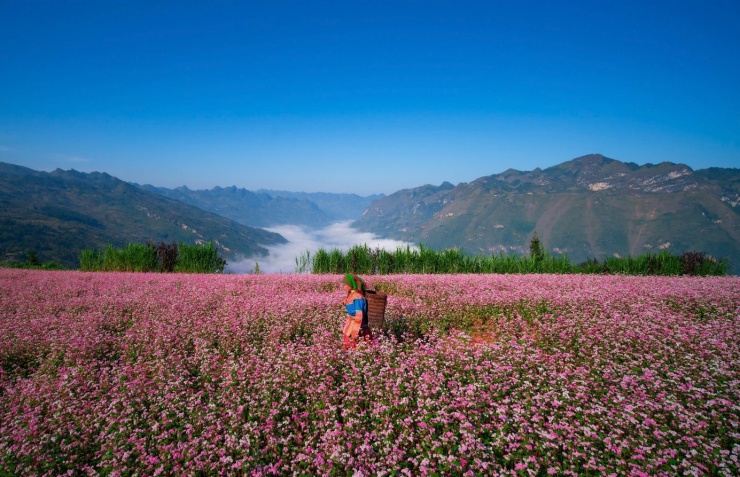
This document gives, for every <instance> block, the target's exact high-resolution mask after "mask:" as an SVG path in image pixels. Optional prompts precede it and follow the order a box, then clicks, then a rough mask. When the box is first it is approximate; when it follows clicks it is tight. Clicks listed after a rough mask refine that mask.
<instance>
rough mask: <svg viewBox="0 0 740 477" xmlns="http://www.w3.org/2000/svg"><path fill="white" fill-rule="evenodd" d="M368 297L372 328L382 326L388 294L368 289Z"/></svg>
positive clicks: (366, 295)
mask: <svg viewBox="0 0 740 477" xmlns="http://www.w3.org/2000/svg"><path fill="white" fill-rule="evenodd" d="M365 298H366V299H367V321H368V325H369V326H370V328H380V327H381V326H383V322H384V321H385V305H386V304H387V303H388V295H386V294H385V293H383V292H382V291H376V290H366V291H365Z"/></svg>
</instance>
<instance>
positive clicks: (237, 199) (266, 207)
mask: <svg viewBox="0 0 740 477" xmlns="http://www.w3.org/2000/svg"><path fill="white" fill-rule="evenodd" d="M142 188H143V189H145V190H148V191H150V192H155V193H158V194H161V195H164V196H166V197H169V198H172V199H175V200H179V201H181V202H184V203H186V204H190V205H193V206H195V207H198V208H200V209H203V210H207V211H209V212H213V213H214V214H218V215H220V216H222V217H226V218H229V219H231V220H234V221H236V222H239V223H240V224H243V225H249V226H252V227H271V226H274V225H282V224H294V225H306V226H323V225H327V224H329V223H331V222H332V220H331V218H330V217H329V215H328V214H327V213H326V212H324V211H323V210H321V209H320V208H319V207H318V206H317V205H316V204H315V203H313V202H311V201H309V200H306V199H293V198H287V197H273V196H271V195H269V194H266V193H264V192H257V193H255V192H251V191H248V190H247V189H238V188H236V187H226V188H222V187H214V188H213V189H210V190H191V189H188V188H187V187H185V186H182V187H178V188H176V189H167V188H164V187H154V186H151V185H145V186H142ZM360 213H361V212H360ZM357 217H359V214H358V215H357V216H355V218H357Z"/></svg>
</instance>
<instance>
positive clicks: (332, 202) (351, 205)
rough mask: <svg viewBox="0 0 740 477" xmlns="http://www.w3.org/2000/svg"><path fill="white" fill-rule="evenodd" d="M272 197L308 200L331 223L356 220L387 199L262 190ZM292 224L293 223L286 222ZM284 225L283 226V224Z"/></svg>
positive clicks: (372, 196) (380, 196) (371, 196)
mask: <svg viewBox="0 0 740 477" xmlns="http://www.w3.org/2000/svg"><path fill="white" fill-rule="evenodd" d="M257 192H264V193H265V194H268V195H270V196H271V197H285V198H289V199H296V200H307V201H309V202H312V203H314V204H316V206H317V207H318V208H319V209H321V210H322V211H324V212H325V213H326V214H327V216H328V217H329V220H330V221H331V222H337V221H343V220H356V219H358V218H359V217H361V216H362V213H363V212H364V211H365V209H366V208H367V207H368V206H369V205H370V204H371V203H372V202H373V201H375V200H378V199H380V198H382V197H385V195H384V194H373V195H369V196H360V195H357V194H334V193H330V192H288V191H283V190H267V189H260V190H259V191H257ZM285 223H286V224H290V223H291V222H285ZM281 225H282V224H281Z"/></svg>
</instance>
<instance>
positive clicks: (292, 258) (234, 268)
mask: <svg viewBox="0 0 740 477" xmlns="http://www.w3.org/2000/svg"><path fill="white" fill-rule="evenodd" d="M351 223H352V221H344V222H336V223H334V224H331V225H329V226H327V227H323V228H318V229H312V228H309V227H305V226H301V225H280V226H277V227H269V228H266V230H269V231H270V232H275V233H278V234H280V235H282V236H283V237H285V239H286V240H288V243H286V244H282V245H276V246H271V247H267V249H268V250H269V255H268V256H266V257H248V258H245V259H242V260H239V261H236V262H234V263H228V264H227V265H226V269H225V271H226V272H227V273H254V272H255V270H256V268H257V267H258V266H259V271H260V273H295V272H296V258H297V257H299V256H303V255H305V254H306V252H307V251H310V252H311V254H312V255H313V254H314V253H315V252H316V251H317V250H319V249H321V248H323V249H324V250H326V251H331V250H333V249H335V248H336V249H339V250H341V251H347V250H349V249H350V248H351V247H352V246H354V245H362V244H366V245H367V246H368V247H370V248H373V249H374V248H381V249H384V250H390V251H394V250H396V249H397V248H398V247H406V246H407V245H408V246H411V247H414V246H415V245H414V244H412V243H409V242H404V241H400V240H392V239H383V238H380V237H378V236H376V235H375V234H372V233H370V232H360V231H358V230H356V229H354V228H352V227H351V226H350V224H351Z"/></svg>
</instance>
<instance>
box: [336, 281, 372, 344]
mask: <svg viewBox="0 0 740 477" xmlns="http://www.w3.org/2000/svg"><path fill="white" fill-rule="evenodd" d="M342 284H343V285H344V289H345V290H346V291H347V296H346V297H345V299H344V307H345V309H346V310H347V315H348V316H347V321H346V322H345V324H344V330H343V332H342V333H343V335H344V345H343V347H344V349H345V350H347V349H352V348H355V347H356V346H357V340H358V339H359V338H365V339H372V333H371V332H370V327H369V326H368V321H367V298H366V297H365V290H366V288H365V281H364V280H363V279H362V278H360V277H358V276H357V275H354V274H352V273H348V274H346V275H345V276H344V279H342Z"/></svg>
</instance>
